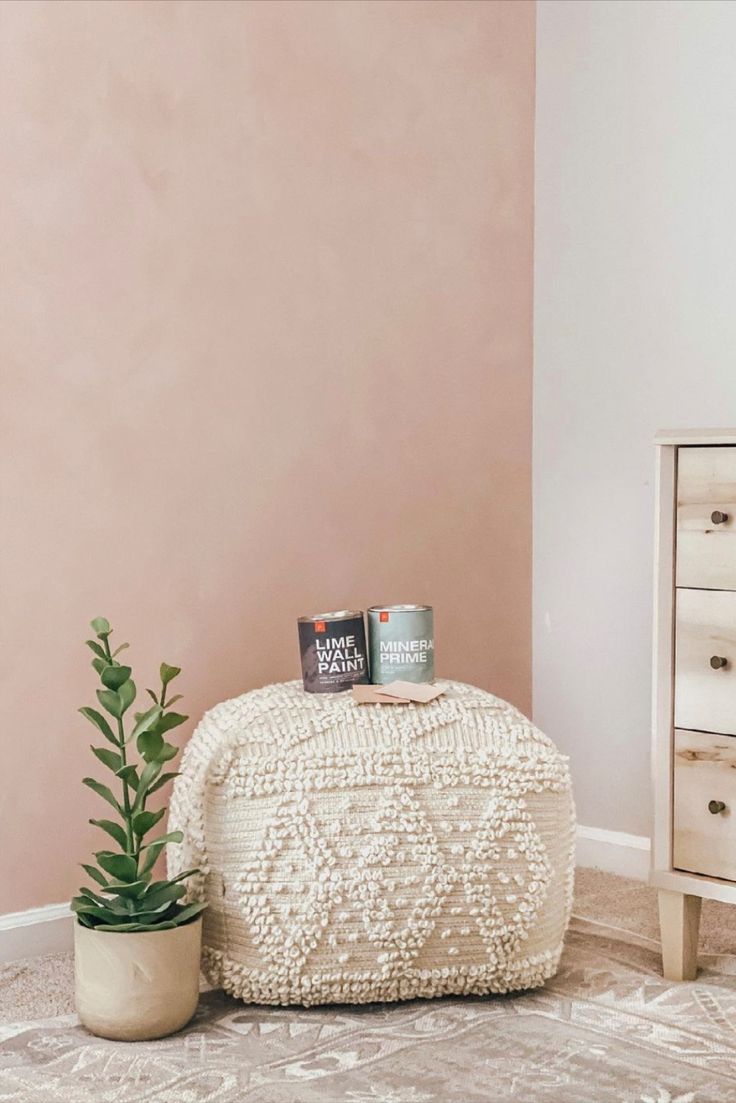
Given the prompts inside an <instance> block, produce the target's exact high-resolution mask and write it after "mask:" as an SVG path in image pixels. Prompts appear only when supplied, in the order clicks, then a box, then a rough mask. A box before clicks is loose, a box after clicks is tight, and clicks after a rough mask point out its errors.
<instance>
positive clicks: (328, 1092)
mask: <svg viewBox="0 0 736 1103" xmlns="http://www.w3.org/2000/svg"><path fill="white" fill-rule="evenodd" d="M701 960H702V964H703V966H704V968H703V969H702V970H701V974H700V976H699V978H698V980H697V982H695V983H692V984H672V983H669V982H667V981H664V980H663V979H662V977H661V975H660V963H659V953H658V946H657V944H656V943H655V942H654V941H653V940H652V939H651V937H645V936H642V935H639V934H633V933H631V932H628V931H623V930H621V929H620V928H613V927H608V926H605V925H603V924H602V923H596V922H591V921H589V920H582V919H575V920H573V924H572V928H571V930H570V933H569V935H568V939H567V947H566V951H565V955H564V958H563V962H562V968H561V971H560V973H559V974H558V976H557V977H555V978H554V980H552V981H550V982H549V983H548V984H547V985H546V986H545V987H544V988H543V989H541V990H539V991H537V992H529V993H523V994H519V995H516V996H506V997H504V996H497V997H491V998H482V999H475V998H466V999H442V1000H433V1001H429V1000H428V1001H424V1000H417V1001H414V1002H411V1003H404V1004H394V1005H381V1006H366V1007H361V1008H353V1007H331V1008H326V1009H325V1008H314V1009H311V1010H298V1009H295V1010H282V1009H274V1008H263V1007H248V1006H244V1005H243V1004H240V1003H237V1002H236V1001H234V1000H231V999H229V998H228V997H226V996H223V995H222V994H220V993H216V992H209V993H206V994H204V995H203V996H202V1000H201V1003H200V1008H199V1012H198V1014H197V1017H196V1019H195V1021H194V1022H193V1023H192V1024H191V1025H190V1026H189V1027H188V1028H187V1029H186V1030H185V1031H183V1032H182V1033H180V1034H178V1035H176V1036H175V1037H173V1038H169V1039H166V1040H164V1041H160V1042H149V1043H145V1044H124V1043H115V1042H106V1041H102V1040H100V1039H97V1038H93V1037H91V1036H90V1035H88V1034H87V1033H85V1031H84V1030H82V1028H81V1027H80V1026H79V1025H77V1023H76V1020H75V1018H74V1017H73V1016H71V1015H65V1016H61V1017H58V1018H55V1019H51V1020H46V1021H43V1022H40V1021H36V1022H26V1023H14V1024H12V1025H6V1026H0V1100H1V1101H2V1103H56V1101H63V1103H236V1101H237V1103H312V1101H314V1103H318V1101H319V1103H338V1101H339V1103H475V1101H478V1103H503V1101H506V1100H515V1101H520V1103H521V1101H523V1103H726V1101H729V1100H734V1101H736V957H733V956H732V955H730V954H710V955H707V956H705V957H703V958H702V959H701Z"/></svg>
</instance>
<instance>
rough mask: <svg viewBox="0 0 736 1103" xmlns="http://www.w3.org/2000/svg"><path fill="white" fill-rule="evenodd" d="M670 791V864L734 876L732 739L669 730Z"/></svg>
mask: <svg viewBox="0 0 736 1103" xmlns="http://www.w3.org/2000/svg"><path fill="white" fill-rule="evenodd" d="M674 791H675V801H674V813H673V850H672V864H673V866H674V867H675V869H683V870H687V871H689V872H690V873H703V874H706V875H707V876H709V877H722V878H724V879H725V880H727V881H736V738H729V737H727V736H723V735H708V734H707V733H705V732H691V731H679V730H675V779H674ZM721 805H723V807H722V808H721V807H720V806H721Z"/></svg>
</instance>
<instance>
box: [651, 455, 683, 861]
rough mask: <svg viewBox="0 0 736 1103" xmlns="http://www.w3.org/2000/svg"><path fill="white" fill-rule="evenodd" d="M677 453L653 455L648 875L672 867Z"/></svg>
mask: <svg viewBox="0 0 736 1103" xmlns="http://www.w3.org/2000/svg"><path fill="white" fill-rule="evenodd" d="M676 477H677V449H676V448H659V449H658V450H657V479H656V512H655V528H654V672H653V678H652V795H653V816H652V850H651V854H652V870H653V871H654V870H670V869H671V868H672V712H673V672H674V615H673V610H674V555H675V486H676Z"/></svg>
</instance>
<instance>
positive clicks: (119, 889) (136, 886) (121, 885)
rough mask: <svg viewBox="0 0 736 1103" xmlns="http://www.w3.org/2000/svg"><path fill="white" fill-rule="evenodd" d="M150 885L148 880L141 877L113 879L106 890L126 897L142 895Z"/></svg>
mask: <svg viewBox="0 0 736 1103" xmlns="http://www.w3.org/2000/svg"><path fill="white" fill-rule="evenodd" d="M147 886H148V882H147V881H144V880H143V879H142V878H139V879H138V880H137V881H111V882H110V884H109V885H108V886H107V888H106V889H105V892H109V893H115V894H116V895H117V896H121V897H124V898H126V899H128V898H132V897H136V896H140V895H141V893H142V892H143V891H144V889H146V888H147Z"/></svg>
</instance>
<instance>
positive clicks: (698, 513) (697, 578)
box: [675, 446, 736, 590]
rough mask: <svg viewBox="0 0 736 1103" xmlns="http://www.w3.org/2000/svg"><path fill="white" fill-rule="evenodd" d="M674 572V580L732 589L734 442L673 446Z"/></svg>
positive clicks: (735, 564) (735, 562) (735, 558)
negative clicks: (675, 532) (714, 445)
mask: <svg viewBox="0 0 736 1103" xmlns="http://www.w3.org/2000/svg"><path fill="white" fill-rule="evenodd" d="M724 517H725V520H724V519H722V518H724ZM675 573H676V582H677V585H678V586H701V587H703V588H707V589H713V590H736V447H728V446H724V447H712V448H679V449H678V451H677V544H676V572H675Z"/></svg>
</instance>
